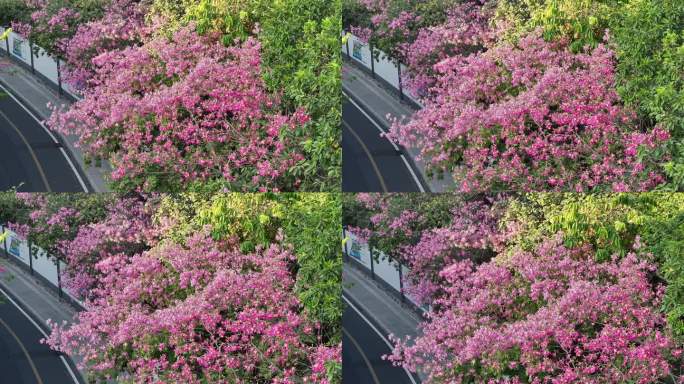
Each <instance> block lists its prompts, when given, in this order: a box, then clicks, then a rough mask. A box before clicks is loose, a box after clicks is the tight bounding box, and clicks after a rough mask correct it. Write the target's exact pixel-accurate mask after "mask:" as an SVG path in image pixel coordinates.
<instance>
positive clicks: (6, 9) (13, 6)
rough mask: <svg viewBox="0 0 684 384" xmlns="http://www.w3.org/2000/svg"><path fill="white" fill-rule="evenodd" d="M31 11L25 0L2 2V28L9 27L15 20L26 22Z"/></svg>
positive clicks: (4, 0) (6, 0)
mask: <svg viewBox="0 0 684 384" xmlns="http://www.w3.org/2000/svg"><path fill="white" fill-rule="evenodd" d="M29 15H30V9H29V7H28V6H27V5H26V1H25V0H0V26H8V25H10V24H11V23H12V21H14V20H25V19H26V18H28V17H29Z"/></svg>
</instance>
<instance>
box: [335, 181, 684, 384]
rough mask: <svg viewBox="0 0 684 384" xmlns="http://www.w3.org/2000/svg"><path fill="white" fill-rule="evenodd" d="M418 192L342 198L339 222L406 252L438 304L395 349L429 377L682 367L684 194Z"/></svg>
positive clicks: (581, 376) (586, 374)
mask: <svg viewBox="0 0 684 384" xmlns="http://www.w3.org/2000/svg"><path fill="white" fill-rule="evenodd" d="M418 196H419V197H416V196H415V195H413V194H394V195H392V194H389V195H376V194H360V195H358V196H356V200H355V201H353V202H350V201H345V213H344V221H343V223H344V224H346V225H348V226H349V228H350V230H351V231H352V232H354V233H355V234H357V235H361V237H363V238H366V239H367V240H368V242H369V243H371V244H372V245H373V247H377V248H379V249H380V250H381V251H382V252H383V253H384V254H387V255H390V257H395V258H399V259H400V260H402V261H403V262H404V263H405V264H407V265H408V266H409V268H410V272H409V273H408V274H407V277H408V279H409V281H408V282H409V285H408V287H406V289H407V291H408V293H410V294H412V295H414V296H415V297H417V298H418V299H420V300H423V302H424V303H425V304H430V306H431V308H432V311H431V313H430V316H429V319H430V320H429V321H427V322H425V323H424V324H423V336H421V337H419V338H418V339H416V341H415V342H413V341H411V342H408V341H399V340H396V343H397V349H396V350H395V354H394V357H393V359H395V361H397V362H398V363H401V364H403V365H404V366H406V367H408V368H409V369H412V370H421V369H422V370H424V371H425V373H426V374H428V375H429V377H430V382H480V381H482V382H488V380H493V381H492V382H501V383H515V382H519V383H526V382H547V381H548V382H552V381H553V382H577V381H581V382H596V383H604V382H610V383H623V382H632V381H633V382H654V383H655V382H670V381H668V380H672V382H677V380H680V379H681V378H682V377H684V376H682V375H683V374H684V372H682V371H681V366H682V365H681V364H682V361H681V357H682V348H683V347H684V333H683V332H682V331H683V330H684V328H682V324H683V321H682V320H683V319H684V317H682V313H683V311H684V309H683V308H684V307H683V306H682V303H683V302H684V301H682V294H683V292H684V290H683V289H682V287H683V286H682V276H683V274H682V273H683V271H684V270H683V269H682V249H684V247H683V245H684V232H682V228H684V225H683V224H682V223H683V220H684V211H683V209H684V208H683V207H684V200H683V199H684V196H680V195H679V194H672V193H654V192H651V193H642V194H629V193H622V194H573V193H566V194H560V193H527V194H521V195H498V196H489V197H487V196H477V195H474V196H468V195H462V194H442V195H430V196H427V197H422V195H418ZM430 199H431V200H433V203H432V204H428V203H427V202H428V200H430ZM426 217H434V218H441V219H439V220H433V221H430V222H428V221H426V220H425V218H426ZM632 279H634V280H632ZM635 287H638V288H635ZM580 293H581V295H580V296H581V298H580V296H577V295H579V294H580ZM632 300H633V301H632ZM625 308H633V309H634V311H630V310H626V311H627V312H623V310H624V309H625ZM624 313H633V314H637V313H638V314H640V315H637V317H638V316H641V315H644V316H645V317H643V318H634V319H632V320H627V319H624V318H622V316H623V314H624ZM575 315H577V317H575ZM597 315H600V316H601V317H600V320H598V318H597V317H596V316H597ZM558 316H560V317H558ZM584 316H587V317H584ZM561 317H562V319H561ZM608 324H612V325H608ZM621 327H622V328H621ZM633 327H636V328H633ZM523 330H525V331H523ZM568 332H570V333H568ZM573 332H574V333H573ZM611 332H616V333H614V334H612V335H609V333H611ZM636 334H641V335H642V336H641V337H637V336H635V335H636ZM625 335H631V336H626V337H627V339H621V337H623V336H625ZM633 337H635V339H632V338H633ZM627 340H638V341H634V342H627ZM649 340H650V342H652V344H651V345H650V347H649V346H648V343H649ZM563 343H570V344H563ZM585 343H586V344H585ZM601 343H604V344H603V345H602V344H601ZM568 345H572V348H573V351H574V352H573V353H572V354H567V353H566V352H567V351H570V350H569V349H568ZM583 345H584V346H583ZM601 345H602V346H601ZM618 346H619V347H618ZM614 347H617V348H625V349H624V350H622V352H616V351H617V350H615V349H613V348H614ZM651 347H656V349H652V348H651ZM575 348H578V349H575ZM642 348H644V351H645V350H646V349H648V350H649V352H648V353H646V352H644V353H643V354H642V353H641V352H636V351H638V350H642ZM661 348H662V349H661ZM657 350H659V352H656V351H657ZM589 351H591V352H589ZM635 356H641V357H639V359H645V360H643V361H640V362H633V363H630V362H628V360H629V359H630V358H633V357H635ZM542 361H543V363H542ZM599 361H601V362H602V363H600V364H599V363H598V362H599ZM610 361H614V362H616V364H614V365H613V366H611V365H610V364H609V363H608V362H610ZM621 364H624V365H621ZM613 367H621V368H620V371H621V372H618V371H615V370H614V368H613ZM644 367H651V368H652V369H654V371H651V373H650V374H649V373H648V371H646V370H642V369H644ZM621 374H623V375H625V376H623V377H621V376H620V375H621ZM630 375H632V376H630ZM630 377H631V379H630ZM668 377H669V379H668ZM535 379H536V380H537V381H535ZM459 380H460V381H459Z"/></svg>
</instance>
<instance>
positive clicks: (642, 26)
mask: <svg viewBox="0 0 684 384" xmlns="http://www.w3.org/2000/svg"><path fill="white" fill-rule="evenodd" d="M615 24H616V26H615V27H614V29H613V34H614V36H615V38H614V40H615V45H616V47H617V48H616V54H617V59H618V64H617V73H616V82H617V90H618V92H619V93H620V95H621V96H622V98H623V99H624V100H625V102H626V103H628V104H630V105H633V106H635V107H636V108H638V109H639V112H640V116H642V118H643V119H644V123H643V124H645V125H654V124H657V126H659V127H662V128H663V129H665V130H667V131H668V132H670V134H671V135H672V137H673V139H674V140H673V143H672V144H671V148H670V150H671V151H672V153H673V159H672V160H671V161H669V162H667V163H666V164H665V170H666V172H667V173H668V176H669V178H670V185H669V186H668V188H669V189H672V190H681V189H682V188H684V160H682V159H683V158H684V76H682V71H681V69H682V67H684V3H682V2H681V1H677V0H665V1H652V0H633V1H630V2H629V4H627V5H626V6H625V7H624V10H623V11H622V12H621V17H620V18H619V19H618V20H617V21H616V22H615Z"/></svg>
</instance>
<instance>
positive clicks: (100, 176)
mask: <svg viewBox="0 0 684 384" xmlns="http://www.w3.org/2000/svg"><path fill="white" fill-rule="evenodd" d="M0 84H2V85H3V86H5V87H6V88H7V89H9V90H10V92H12V94H13V95H14V96H15V97H16V98H17V99H19V100H20V101H21V103H22V104H24V106H25V107H27V108H28V109H29V110H30V111H31V112H32V113H33V114H35V115H36V117H38V118H39V119H42V120H46V119H47V118H48V117H49V116H50V115H51V114H52V111H51V110H50V109H49V108H48V107H47V105H48V103H51V104H52V105H70V104H71V102H70V101H69V99H67V98H66V97H60V96H59V94H58V92H57V91H55V90H54V89H52V88H51V87H49V86H48V85H46V84H44V83H43V82H42V81H41V80H40V79H38V77H36V76H34V75H33V74H32V73H31V71H30V70H27V69H25V68H24V67H22V66H20V65H18V64H16V63H15V62H14V61H12V60H9V59H8V58H7V57H6V56H3V57H0ZM54 133H56V132H54ZM58 136H60V139H61V141H62V143H63V144H64V146H65V147H66V150H67V152H68V153H69V156H71V158H72V160H73V161H75V162H76V163H77V164H78V167H80V169H81V170H82V174H83V176H85V177H86V179H87V183H88V184H89V188H90V189H91V191H90V192H108V191H109V187H108V183H107V178H108V175H110V174H111V167H110V166H109V164H108V163H107V162H106V161H103V162H102V166H95V165H86V163H85V159H84V157H83V152H82V151H81V150H80V149H79V148H77V147H76V145H75V143H76V141H77V140H78V137H77V136H74V135H69V136H64V135H61V134H58Z"/></svg>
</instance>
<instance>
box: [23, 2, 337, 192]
mask: <svg viewBox="0 0 684 384" xmlns="http://www.w3.org/2000/svg"><path fill="white" fill-rule="evenodd" d="M27 5H28V7H29V9H30V10H32V14H31V16H30V17H22V18H19V20H14V23H13V25H14V26H15V27H16V29H17V30H18V31H19V32H20V33H22V34H24V35H26V36H28V37H29V38H30V39H31V40H32V41H33V42H34V43H35V44H36V45H37V46H41V47H43V48H45V49H46V51H47V53H49V54H51V55H52V56H54V57H57V58H59V59H62V60H64V61H65V62H66V65H64V66H63V68H62V69H63V71H62V73H63V76H62V79H63V80H64V81H65V82H66V83H68V84H69V85H70V87H71V90H75V91H76V92H78V93H80V94H81V95H82V96H84V99H83V100H81V101H80V102H79V103H77V104H76V106H74V107H73V108H72V109H71V110H70V111H68V112H67V113H65V114H60V113H56V114H55V115H54V116H53V119H52V124H53V125H52V128H53V129H56V130H59V131H62V132H67V133H73V134H76V135H78V136H80V142H79V144H80V145H81V146H82V147H84V148H85V150H86V152H87V154H88V155H89V157H90V158H93V159H100V158H106V159H109V160H111V161H112V162H113V163H114V165H115V170H114V172H113V174H112V180H113V184H114V185H113V186H114V188H115V189H122V190H126V191H130V190H161V191H176V190H187V189H200V188H204V189H209V190H218V189H230V190H237V191H244V190H270V191H278V190H298V189H307V190H331V189H334V188H336V186H337V185H339V177H340V176H341V171H340V163H341V148H340V141H339V140H340V135H339V131H340V125H339V120H340V114H341V112H340V107H339V100H340V98H341V94H340V92H339V89H340V86H341V85H340V84H341V83H340V77H339V68H340V64H339V62H340V52H339V49H338V48H339V47H338V46H339V21H336V20H339V17H335V16H336V15H338V13H339V6H337V4H336V2H335V1H333V2H330V1H319V0H308V3H307V7H305V8H306V9H307V11H306V12H301V6H300V5H301V3H300V2H298V1H292V2H289V1H287V2H279V3H278V4H276V5H277V6H274V4H272V2H270V1H262V0H245V1H237V2H236V1H199V2H169V1H165V0H155V1H152V0H149V1H147V0H95V1H86V2H82V1H75V0H74V1H72V0H45V1H30V2H27ZM262 57H263V60H262ZM262 61H263V62H264V63H265V65H262ZM283 61H284V62H285V64H283ZM171 66H176V67H175V68H172V67H171ZM175 92H177V93H179V94H180V95H181V98H175ZM181 99H182V101H181ZM213 99H217V100H213ZM163 103H167V104H168V105H165V104H163ZM153 107H154V108H153ZM83 115H87V116H88V118H87V119H85V120H84V119H82V117H83Z"/></svg>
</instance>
